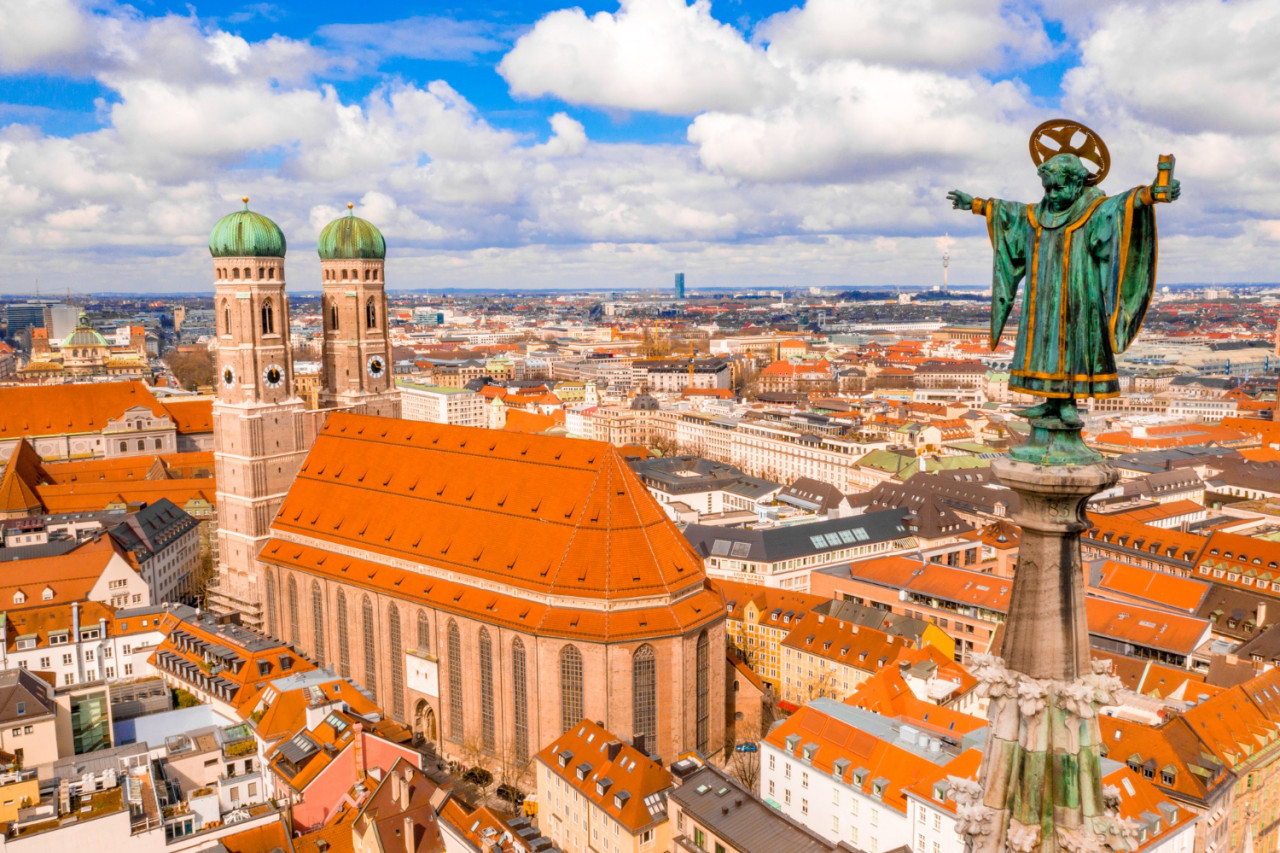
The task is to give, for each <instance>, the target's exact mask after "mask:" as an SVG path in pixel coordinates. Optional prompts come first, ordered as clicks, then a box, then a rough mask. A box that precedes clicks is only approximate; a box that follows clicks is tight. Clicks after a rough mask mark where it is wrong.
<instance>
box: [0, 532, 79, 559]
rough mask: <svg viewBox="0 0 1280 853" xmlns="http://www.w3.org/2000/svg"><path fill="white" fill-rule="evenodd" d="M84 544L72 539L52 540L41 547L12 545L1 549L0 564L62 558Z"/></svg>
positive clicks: (43, 543)
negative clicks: (42, 558)
mask: <svg viewBox="0 0 1280 853" xmlns="http://www.w3.org/2000/svg"><path fill="white" fill-rule="evenodd" d="M83 544H84V543H83V542H81V541H80V540H78V539H72V538H71V537H66V538H59V539H50V540H49V541H48V542H42V543H41V544H39V545H10V546H9V547H8V548H0V562H12V561H14V560H36V559H39V558H41V557H61V556H62V555H63V554H68V553H70V552H72V551H74V550H75V549H76V548H79V547H80V546H81V545H83Z"/></svg>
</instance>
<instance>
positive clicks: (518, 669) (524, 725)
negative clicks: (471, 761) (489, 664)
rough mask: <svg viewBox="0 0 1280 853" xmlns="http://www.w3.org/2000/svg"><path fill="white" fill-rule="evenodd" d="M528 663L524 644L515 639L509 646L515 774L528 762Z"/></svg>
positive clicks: (517, 638)
mask: <svg viewBox="0 0 1280 853" xmlns="http://www.w3.org/2000/svg"><path fill="white" fill-rule="evenodd" d="M527 664H528V662H527V661H526V659H525V656H524V643H522V642H520V638H519V637H516V639H515V641H514V642H512V644H511V686H512V698H513V699H514V700H515V706H514V709H513V710H514V711H515V727H514V732H513V733H514V734H515V743H514V744H513V747H514V749H515V759H516V770H517V772H519V771H522V770H524V766H525V764H527V763H528V762H529V689H528V687H527V686H526V685H527V684H528V681H527V679H528V674H527V673H526V671H525V670H526V668H527Z"/></svg>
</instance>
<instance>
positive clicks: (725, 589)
mask: <svg viewBox="0 0 1280 853" xmlns="http://www.w3.org/2000/svg"><path fill="white" fill-rule="evenodd" d="M708 583H709V584H710V585H711V587H712V589H716V590H719V592H720V594H721V595H723V596H724V601H725V612H726V613H728V615H729V618H730V619H738V620H740V619H742V617H743V611H745V610H746V607H747V604H748V603H751V604H754V605H755V607H756V610H758V611H759V612H760V614H761V615H760V621H761V622H771V623H775V624H777V625H778V626H779V627H783V623H782V622H781V620H780V618H779V617H780V616H781V614H782V613H794V614H797V616H796V618H797V619H798V618H799V616H800V615H802V614H805V613H808V612H809V611H810V610H813V609H814V608H816V607H817V606H818V605H820V604H826V603H827V602H828V601H830V599H829V598H826V597H825V596H821V595H811V594H810V593H807V592H794V591H792V590H785V589H778V588H776V587H765V586H758V585H756V584H751V583H739V582H737V581H731V580H725V579H722V578H715V579H714V580H711V581H709V582H708ZM775 610H777V611H780V613H779V615H778V617H775V616H774V615H773V611H775Z"/></svg>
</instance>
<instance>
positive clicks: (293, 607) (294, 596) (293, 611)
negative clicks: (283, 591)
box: [289, 575, 298, 646]
mask: <svg viewBox="0 0 1280 853" xmlns="http://www.w3.org/2000/svg"><path fill="white" fill-rule="evenodd" d="M289 642H290V643H292V644H293V645H295V646H296V645H297V644H298V582H297V581H296V580H294V579H293V575H289Z"/></svg>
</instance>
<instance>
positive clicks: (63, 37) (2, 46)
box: [0, 0, 92, 71]
mask: <svg viewBox="0 0 1280 853" xmlns="http://www.w3.org/2000/svg"><path fill="white" fill-rule="evenodd" d="M91 38H92V30H91V28H90V26H89V23H88V22H87V21H86V20H85V15H84V13H82V11H81V10H80V7H79V4H77V3H75V2H73V0H5V2H3V3H0V70H2V71H28V70H33V69H41V68H48V67H52V66H55V65H56V64H58V63H62V62H65V61H67V60H68V59H72V58H74V57H76V55H77V54H78V53H79V52H81V51H83V50H85V49H86V48H87V47H88V46H89V44H90V40H91Z"/></svg>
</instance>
